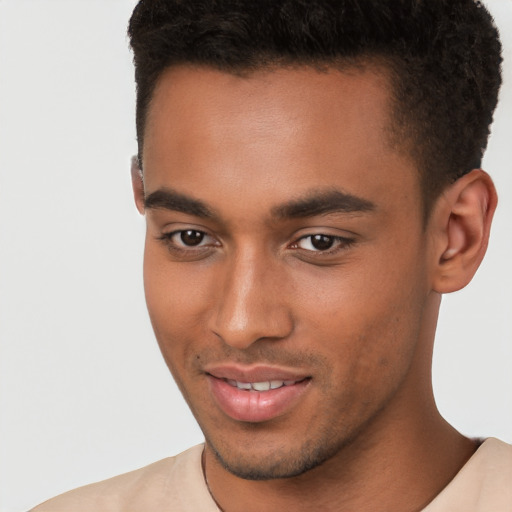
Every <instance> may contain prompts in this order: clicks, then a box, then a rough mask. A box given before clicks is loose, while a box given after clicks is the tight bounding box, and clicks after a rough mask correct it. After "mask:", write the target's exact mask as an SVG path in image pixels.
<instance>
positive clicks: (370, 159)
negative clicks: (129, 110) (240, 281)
mask: <svg viewBox="0 0 512 512" xmlns="http://www.w3.org/2000/svg"><path fill="white" fill-rule="evenodd" d="M390 112H391V94H390V86H389V81H388V79H387V77H386V75H385V74H384V73H382V72H380V71H377V70H376V69H373V68H372V69H350V70H345V71H337V70H328V71H318V70H314V69H311V68H306V67H303V68H295V69H289V68H280V69H275V70H268V71H259V72H255V73H252V74H250V75H247V76H237V75H234V74H229V73H223V72H220V71H216V70H212V69H207V68H192V67H176V68H172V69H169V70H167V71H166V72H165V73H164V74H163V75H162V77H161V78H160V80H159V81H158V83H157V86H156V88H155V92H154V95H153V98H152V102H151V104H150V108H149V112H148V118H147V124H146V132H145V139H144V152H143V167H144V173H145V180H146V188H147V191H149V192H150V191H151V189H155V188H158V187H161V186H167V185H170V184H171V183H170V182H171V181H172V186H173V188H176V187H178V188H179V191H180V192H184V193H187V194H189V195H197V194H202V195H206V194H209V195H211V196H212V197H214V199H215V198H216V199H218V200H219V202H222V201H230V204H233V205H234V204H235V203H236V200H237V197H238V198H240V197H242V196H243V197H242V199H240V207H244V208H245V209H247V208H248V203H247V198H248V197H249V196H250V197H255V198H258V199H257V200H258V202H259V203H258V204H259V205H260V207H262V206H263V205H264V204H263V203H268V208H269V209H270V208H271V207H272V204H278V203H280V202H282V201H283V200H285V199H288V198H290V197H294V196H300V195H303V194H304V192H308V191H309V190H311V189H325V188H329V187H331V188H337V189H340V190H342V191H344V192H348V193H350V194H355V195H358V196H360V197H363V198H367V199H369V200H370V201H372V202H375V200H374V198H375V197H377V196H379V195H386V194H387V195H389V194H390V193H393V191H395V192H396V193H400V192H401V191H403V190H404V188H405V189H408V193H409V194H410V193H411V190H412V189H414V192H415V193H417V189H418V181H419V180H418V176H417V172H416V170H415V168H414V166H413V164H412V162H410V161H409V160H408V159H407V158H406V157H404V156H403V154H399V153H398V152H397V151H396V150H395V149H393V146H392V145H391V144H390V140H391V133H392V130H391V127H392V121H391V115H390ZM249 191H250V194H249V193H248V192H249ZM285 196H287V197H285ZM370 196H374V197H370ZM262 198H264V199H265V201H264V202H263V203H262V202H261V199H262Z"/></svg>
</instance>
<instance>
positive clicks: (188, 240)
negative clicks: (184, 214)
mask: <svg viewBox="0 0 512 512" xmlns="http://www.w3.org/2000/svg"><path fill="white" fill-rule="evenodd" d="M203 238H204V233H201V231H193V230H191V229H189V230H188V231H182V233H181V241H182V242H183V243H184V244H185V245H199V244H200V243H201V242H202V241H203Z"/></svg>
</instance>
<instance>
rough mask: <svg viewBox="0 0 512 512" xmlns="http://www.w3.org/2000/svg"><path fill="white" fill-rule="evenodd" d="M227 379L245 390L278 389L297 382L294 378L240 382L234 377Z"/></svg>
mask: <svg viewBox="0 0 512 512" xmlns="http://www.w3.org/2000/svg"><path fill="white" fill-rule="evenodd" d="M226 380H227V383H228V384H229V385H231V386H233V387H236V388H238V389H243V390H245V391H250V390H253V391H268V390H269V389H278V388H281V387H283V386H291V385H293V384H295V381H294V380H270V381H269V380H267V381H263V382H238V381H237V380H232V379H226Z"/></svg>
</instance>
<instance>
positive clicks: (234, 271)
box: [211, 251, 293, 350]
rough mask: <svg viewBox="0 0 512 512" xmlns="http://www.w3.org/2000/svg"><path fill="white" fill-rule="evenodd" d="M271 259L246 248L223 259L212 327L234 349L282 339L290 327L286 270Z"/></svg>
mask: <svg viewBox="0 0 512 512" xmlns="http://www.w3.org/2000/svg"><path fill="white" fill-rule="evenodd" d="M270 259H271V258H265V257H263V256H262V255H257V254H255V253H254V252H252V253H251V252H250V251H246V252H245V254H244V253H242V252H239V253H238V254H236V255H234V256H233V258H232V259H230V258H227V259H226V261H224V262H223V268H222V271H221V272H219V275H218V278H219V281H218V284H219V288H218V292H219V293H218V295H217V304H216V307H215V308H214V314H213V316H212V325H211V329H212V331H213V332H214V333H215V334H216V335H217V336H218V337H220V338H221V339H222V340H223V341H224V343H226V344H227V345H230V346H231V347H233V348H237V349H241V350H243V349H246V348H248V347H249V346H251V345H252V344H253V343H255V342H256V341H259V340H264V339H265V340H279V339H283V338H285V337H287V336H288V335H289V334H290V333H291V332H292V330H293V320H292V315H291V311H290V309H289V307H288V306H287V302H288V301H287V297H286V296H287V293H286V285H285V281H286V276H285V271H284V270H283V269H282V266H281V265H280V263H279V262H271V261H269V260H270ZM219 270H220V269H219Z"/></svg>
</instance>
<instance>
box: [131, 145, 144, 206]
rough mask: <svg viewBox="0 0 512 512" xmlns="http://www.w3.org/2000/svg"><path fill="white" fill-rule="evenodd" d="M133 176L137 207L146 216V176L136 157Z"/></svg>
mask: <svg viewBox="0 0 512 512" xmlns="http://www.w3.org/2000/svg"><path fill="white" fill-rule="evenodd" d="M131 174H132V188H133V197H134V199H135V205H136V206H137V210H139V213H140V214H141V215H144V176H143V174H142V170H141V169H140V166H139V159H138V157H137V156H136V155H135V156H132V165H131Z"/></svg>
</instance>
